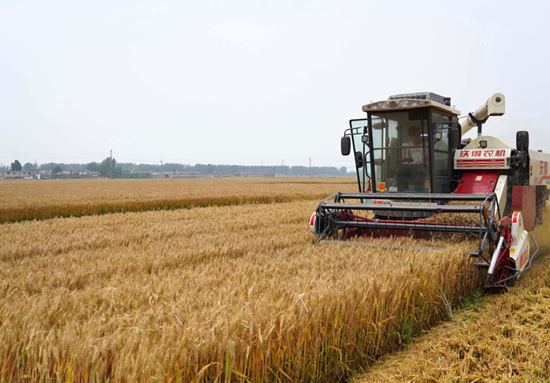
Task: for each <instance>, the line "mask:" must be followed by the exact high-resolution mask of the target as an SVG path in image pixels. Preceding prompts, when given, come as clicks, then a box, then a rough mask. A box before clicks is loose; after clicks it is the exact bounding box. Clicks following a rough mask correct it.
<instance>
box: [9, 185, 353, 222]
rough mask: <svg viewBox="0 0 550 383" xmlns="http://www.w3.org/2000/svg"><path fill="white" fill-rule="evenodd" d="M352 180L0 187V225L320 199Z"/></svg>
mask: <svg viewBox="0 0 550 383" xmlns="http://www.w3.org/2000/svg"><path fill="white" fill-rule="evenodd" d="M356 189H357V181H356V180H355V179H354V178H351V177H348V178H329V179H317V178H303V177H302V178H284V179H283V178H241V179H230V178H226V179H224V178H208V179H139V180H136V179H120V180H78V179H74V180H47V181H38V182H36V181H21V180H2V182H0V223H5V222H18V221H22V220H33V219H48V218H54V217H81V216H87V215H97V214H105V213H123V212H136V211H149V210H170V209H181V208H193V207H205V206H226V205H242V204H250V203H278V202H290V201H296V200H311V201H313V200H315V201H318V200H321V199H322V198H325V197H326V196H328V195H330V194H332V193H333V192H334V191H336V190H341V191H344V190H349V191H355V190H356Z"/></svg>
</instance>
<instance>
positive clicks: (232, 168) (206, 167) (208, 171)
mask: <svg viewBox="0 0 550 383" xmlns="http://www.w3.org/2000/svg"><path fill="white" fill-rule="evenodd" d="M22 169H24V170H41V171H49V172H51V173H52V174H60V173H62V172H69V173H71V174H78V173H83V172H97V173H99V174H100V175H102V176H110V175H112V176H113V177H121V176H131V175H139V174H151V173H161V172H162V173H178V174H179V173H189V174H197V175H227V176H230V175H237V174H251V175H285V176H306V175H309V174H310V168H309V167H307V166H287V165H277V166H273V165H271V166H269V165H213V164H195V165H186V164H176V163H166V164H162V165H157V164H134V163H123V162H117V160H116V159H115V158H111V157H107V158H105V159H104V160H103V161H101V162H95V161H93V162H89V163H87V164H76V163H72V164H65V163H55V162H50V163H46V164H41V165H40V166H38V165H37V164H36V163H35V164H31V163H25V165H21V163H20V162H19V161H18V160H15V161H14V162H12V164H11V170H22ZM311 173H312V174H314V175H317V176H332V177H340V176H347V175H350V174H348V172H347V168H346V167H345V166H343V167H340V168H337V167H335V166H312V167H311Z"/></svg>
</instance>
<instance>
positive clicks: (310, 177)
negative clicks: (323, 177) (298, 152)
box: [309, 157, 311, 178]
mask: <svg viewBox="0 0 550 383" xmlns="http://www.w3.org/2000/svg"><path fill="white" fill-rule="evenodd" d="M309 178H311V157H309Z"/></svg>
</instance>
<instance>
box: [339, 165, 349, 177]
mask: <svg viewBox="0 0 550 383" xmlns="http://www.w3.org/2000/svg"><path fill="white" fill-rule="evenodd" d="M340 174H341V175H343V176H345V175H346V174H348V169H347V168H346V167H345V166H342V167H341V168H340Z"/></svg>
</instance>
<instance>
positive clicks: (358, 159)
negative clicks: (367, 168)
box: [355, 152, 363, 169]
mask: <svg viewBox="0 0 550 383" xmlns="http://www.w3.org/2000/svg"><path fill="white" fill-rule="evenodd" d="M355 163H356V164H357V168H358V169H359V168H362V167H363V153H361V152H355Z"/></svg>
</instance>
